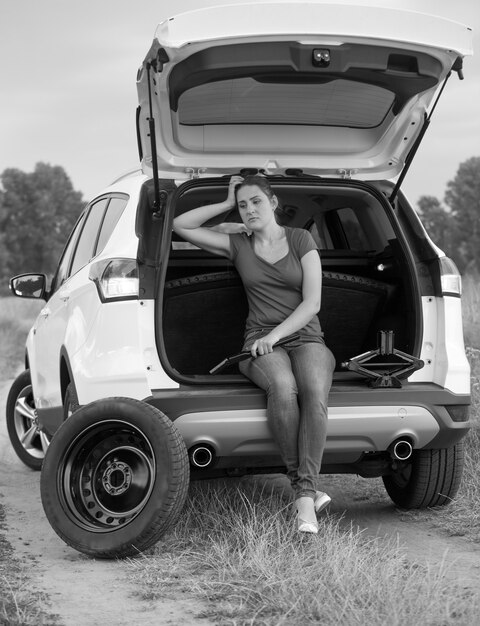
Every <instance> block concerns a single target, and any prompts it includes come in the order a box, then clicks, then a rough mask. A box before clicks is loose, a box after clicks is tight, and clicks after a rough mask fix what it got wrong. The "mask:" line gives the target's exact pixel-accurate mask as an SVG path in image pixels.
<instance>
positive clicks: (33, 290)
mask: <svg viewBox="0 0 480 626" xmlns="http://www.w3.org/2000/svg"><path fill="white" fill-rule="evenodd" d="M10 289H11V291H12V293H13V294H15V295H16V296H18V297H19V298H35V299H36V300H46V299H47V277H46V275H45V274H20V275H19V276H14V277H13V278H11V279H10Z"/></svg>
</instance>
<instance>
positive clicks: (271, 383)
mask: <svg viewBox="0 0 480 626" xmlns="http://www.w3.org/2000/svg"><path fill="white" fill-rule="evenodd" d="M239 368H240V371H241V372H242V374H244V375H245V376H247V377H248V378H250V380H251V381H253V382H254V383H255V384H256V385H258V386H259V387H260V388H261V389H264V390H265V391H266V394H267V419H268V425H269V427H270V430H271V432H272V435H273V439H274V441H275V443H276V444H277V446H278V448H279V450H280V454H281V456H282V460H283V462H284V463H285V465H286V468H287V476H288V477H289V479H290V481H291V482H292V483H293V482H295V481H296V480H297V470H298V445H297V441H298V435H299V424H300V411H299V407H298V400H297V383H296V381H295V377H294V375H293V372H292V364H291V362H290V358H289V356H288V354H287V353H286V351H285V350H284V349H283V348H280V347H279V348H275V349H274V350H273V352H270V353H269V354H265V355H263V356H258V357H257V358H255V359H248V360H246V361H242V362H241V363H240V364H239Z"/></svg>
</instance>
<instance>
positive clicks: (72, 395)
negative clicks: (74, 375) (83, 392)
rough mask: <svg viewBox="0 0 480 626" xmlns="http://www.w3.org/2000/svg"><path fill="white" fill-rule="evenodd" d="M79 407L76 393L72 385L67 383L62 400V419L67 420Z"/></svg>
mask: <svg viewBox="0 0 480 626" xmlns="http://www.w3.org/2000/svg"><path fill="white" fill-rule="evenodd" d="M78 408H80V407H79V405H78V399H77V392H76V390H75V386H74V384H73V383H69V384H68V385H67V388H66V390H65V397H64V399H63V419H64V420H66V419H68V418H69V417H70V416H71V415H72V413H74V412H75V411H76V410H77V409H78Z"/></svg>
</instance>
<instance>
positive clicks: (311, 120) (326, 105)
mask: <svg viewBox="0 0 480 626" xmlns="http://www.w3.org/2000/svg"><path fill="white" fill-rule="evenodd" d="M277 81H278V82H277ZM394 97H395V94H394V93H393V92H392V91H390V90H388V89H385V88H384V87H380V86H377V85H369V84H366V83H362V82H360V81H349V80H344V79H336V80H333V79H330V80H328V81H327V80H326V81H324V82H320V83H313V82H308V81H307V80H305V82H303V83H302V82H289V81H285V82H282V79H281V77H280V78H276V77H275V76H272V77H268V76H267V77H264V78H263V80H256V79H255V78H253V77H246V78H235V79H227V80H217V81H214V82H208V83H206V84H203V85H198V86H195V87H193V88H191V89H189V90H187V91H185V92H184V93H183V94H182V95H181V96H180V98H179V106H178V114H179V120H180V123H181V124H185V125H206V124H313V125H317V124H318V125H323V126H348V127H354V128H373V127H375V126H378V125H379V124H381V123H382V120H383V119H384V117H385V116H386V115H387V113H388V112H389V111H390V108H391V106H392V104H393V101H394ZM272 102H275V106H274V107H272Z"/></svg>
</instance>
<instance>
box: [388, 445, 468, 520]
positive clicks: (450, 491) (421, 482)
mask: <svg viewBox="0 0 480 626" xmlns="http://www.w3.org/2000/svg"><path fill="white" fill-rule="evenodd" d="M463 463H464V450H463V441H461V442H459V443H457V444H456V445H454V446H452V447H451V448H445V449H442V450H415V451H414V452H413V455H412V462H411V463H409V464H408V465H407V466H405V467H404V468H403V469H402V471H399V472H397V473H395V474H390V475H388V476H384V477H383V483H384V485H385V489H386V490H387V493H388V495H389V496H390V498H391V499H392V500H393V502H394V503H395V504H396V505H397V506H399V507H401V508H403V509H424V508H427V507H433V506H444V505H446V504H449V503H450V502H451V501H452V499H453V498H454V497H455V495H456V493H457V491H458V488H459V487H460V482H461V479H462V472H463Z"/></svg>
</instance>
